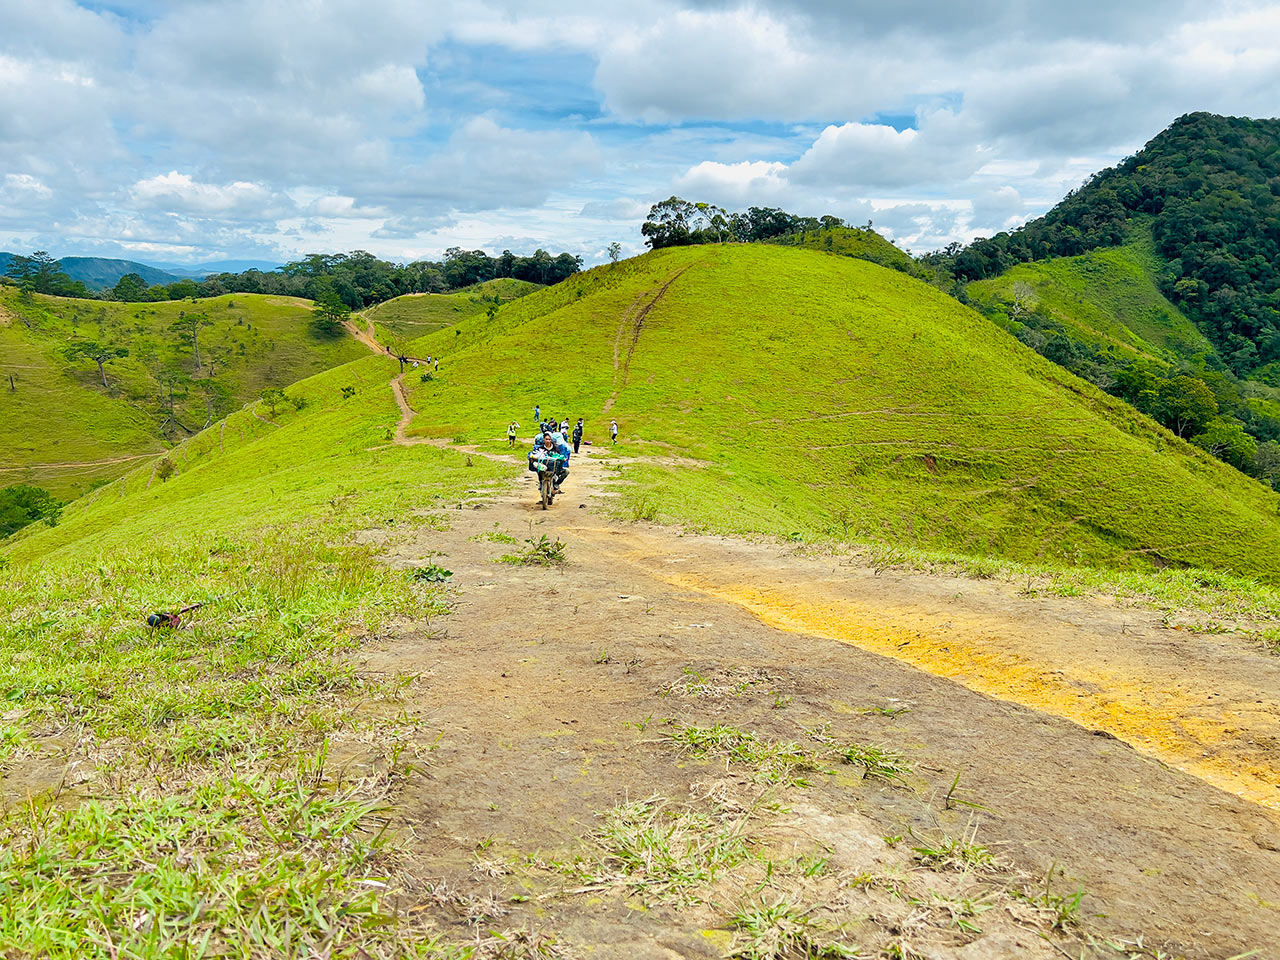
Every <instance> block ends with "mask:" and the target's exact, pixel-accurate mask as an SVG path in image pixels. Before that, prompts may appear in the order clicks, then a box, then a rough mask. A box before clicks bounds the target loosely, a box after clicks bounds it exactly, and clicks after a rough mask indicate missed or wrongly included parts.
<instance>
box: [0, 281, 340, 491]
mask: <svg viewBox="0 0 1280 960" xmlns="http://www.w3.org/2000/svg"><path fill="white" fill-rule="evenodd" d="M310 307H311V304H310V302H309V301H305V300H296V299H292V298H283V297H269V296H260V295H254V294H235V295H234V296H224V297H217V298H213V299H209V300H201V301H199V302H198V303H195V302H192V301H172V302H161V303H116V302H104V301H94V300H75V299H66V298H60V297H46V296H42V295H35V296H33V297H32V298H31V299H30V301H27V300H25V299H24V298H22V297H21V296H19V294H18V291H17V290H16V289H14V288H12V287H0V381H3V389H0V486H6V485H8V484H11V483H17V482H24V483H32V484H35V485H37V486H42V487H44V488H46V489H48V490H50V491H52V492H54V493H56V494H57V495H59V496H60V497H67V496H73V495H76V494H79V493H83V492H84V491H85V490H86V489H88V488H89V487H90V486H92V485H93V484H95V483H98V482H101V481H102V480H105V479H110V478H111V477H116V476H119V475H120V474H122V473H123V472H125V471H126V470H128V469H129V467H130V465H131V463H132V461H133V459H136V458H138V457H141V456H144V455H147V454H152V453H156V452H159V451H161V450H163V449H165V448H166V447H167V446H168V445H169V444H170V443H171V442H172V441H174V440H177V439H180V438H181V437H185V436H189V435H191V433H193V432H196V431H198V430H200V429H201V428H202V427H203V426H204V425H205V424H207V423H211V422H213V421H215V420H217V419H219V418H221V417H223V416H225V415H226V414H227V413H229V412H230V411H231V410H233V409H235V408H237V407H239V406H241V405H242V404H244V403H245V402H246V401H248V400H250V399H252V398H256V397H257V396H258V394H259V393H260V392H261V391H262V390H263V389H266V388H270V387H284V386H288V385H289V384H290V383H293V382H294V381H295V380H297V379H299V378H301V377H304V376H306V375H308V374H310V373H314V372H316V371H319V370H323V369H326V368H328V367H331V366H335V365H337V364H341V363H343V362H345V361H347V360H350V359H352V358H354V357H358V356H360V354H361V353H362V352H363V350H364V348H363V347H362V346H360V344H358V343H356V342H355V341H354V340H351V339H349V338H347V337H345V336H344V337H338V338H328V337H322V336H316V335H315V334H314V333H313V332H312V331H311V329H310V326H309V324H310V320H311V309H310ZM196 318H199V322H200V324H201V327H200V330H199V338H198V343H199V347H200V351H201V365H200V368H199V369H198V370H197V368H196V364H195V346H196V343H195V341H194V340H193V338H192V336H191V327H190V326H188V327H187V328H186V329H179V328H175V323H178V324H180V323H181V322H184V321H185V322H187V323H188V324H190V323H191V322H192V321H193V320H194V319H196ZM84 341H94V342H100V343H106V344H111V345H114V346H119V347H122V348H124V349H127V350H128V355H127V356H124V357H120V358H118V359H113V360H110V361H109V362H107V363H106V364H105V370H104V373H105V376H106V378H107V382H108V386H106V387H104V386H103V383H102V379H101V376H100V374H99V372H98V369H97V366H96V364H95V363H94V362H93V361H91V360H83V359H81V360H74V361H72V360H68V359H67V358H66V357H65V356H64V355H63V354H62V352H61V351H62V348H64V347H65V346H66V345H68V344H71V343H76V342H84ZM10 377H12V382H11V381H10ZM171 404H172V406H171ZM171 413H172V421H171V420H170V414H171Z"/></svg>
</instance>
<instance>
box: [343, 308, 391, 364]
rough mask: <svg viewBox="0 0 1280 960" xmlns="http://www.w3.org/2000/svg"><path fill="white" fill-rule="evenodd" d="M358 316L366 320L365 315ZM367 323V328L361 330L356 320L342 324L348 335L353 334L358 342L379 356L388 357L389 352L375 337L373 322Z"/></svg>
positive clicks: (367, 321)
mask: <svg viewBox="0 0 1280 960" xmlns="http://www.w3.org/2000/svg"><path fill="white" fill-rule="evenodd" d="M357 316H360V317H361V318H362V319H364V317H363V315H360V314H358V315H357ZM366 323H367V327H366V328H365V329H361V328H360V327H359V326H358V325H357V324H356V323H355V321H354V320H344V321H343V322H342V326H343V329H345V330H346V331H347V333H349V334H351V336H353V337H355V338H356V339H357V340H359V341H360V342H361V343H363V344H364V345H365V346H366V347H368V348H369V349H370V350H371V351H373V352H374V353H376V354H378V355H379V356H384V357H385V356H386V355H387V352H386V351H385V350H384V349H383V348H382V346H381V344H379V343H378V339H377V337H376V336H375V334H374V331H373V321H372V320H366Z"/></svg>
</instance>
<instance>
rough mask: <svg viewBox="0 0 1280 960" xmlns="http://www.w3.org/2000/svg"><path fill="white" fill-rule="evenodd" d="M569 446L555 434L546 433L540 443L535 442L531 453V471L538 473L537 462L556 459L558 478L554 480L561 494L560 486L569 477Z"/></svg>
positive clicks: (557, 491)
mask: <svg viewBox="0 0 1280 960" xmlns="http://www.w3.org/2000/svg"><path fill="white" fill-rule="evenodd" d="M569 452H570V451H569V445H568V444H567V443H565V442H564V439H563V438H562V437H560V436H558V435H557V434H554V433H544V434H543V435H542V437H541V439H540V440H539V441H535V442H534V445H533V449H532V450H530V451H529V469H530V470H532V471H533V472H534V473H537V471H538V467H537V462H538V461H539V460H544V459H546V458H548V457H555V458H556V465H557V470H556V476H555V477H554V478H553V482H554V483H555V487H556V493H559V492H560V484H562V483H564V481H565V478H566V477H568V476H569Z"/></svg>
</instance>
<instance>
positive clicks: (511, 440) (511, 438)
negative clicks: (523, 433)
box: [507, 420, 520, 447]
mask: <svg viewBox="0 0 1280 960" xmlns="http://www.w3.org/2000/svg"><path fill="white" fill-rule="evenodd" d="M519 429H520V424H518V423H516V422H515V421H514V420H512V421H511V422H510V423H508V424H507V446H508V447H514V446H515V445H516V431H517V430H519Z"/></svg>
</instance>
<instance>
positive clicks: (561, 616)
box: [366, 390, 1280, 958]
mask: <svg viewBox="0 0 1280 960" xmlns="http://www.w3.org/2000/svg"><path fill="white" fill-rule="evenodd" d="M397 398H398V400H402V399H403V398H402V396H401V393H400V391H399V390H397ZM401 409H402V412H405V411H408V412H407V413H406V416H409V415H411V413H412V411H410V410H408V405H407V403H402V405H401ZM406 423H407V420H406ZM609 475H610V471H609V470H608V469H607V468H606V466H605V465H603V464H602V463H601V462H599V461H592V460H589V459H587V458H586V457H579V458H576V459H575V461H574V468H573V474H572V476H571V477H570V480H569V482H568V483H567V485H566V488H565V491H566V492H565V493H564V494H562V496H561V497H560V498H558V499H557V501H556V503H555V504H554V505H553V507H552V509H551V510H550V511H547V512H543V511H542V510H541V509H538V508H537V506H536V503H535V501H536V497H535V492H534V490H533V486H532V483H531V481H530V480H529V479H528V478H527V477H526V478H524V479H522V480H521V481H520V482H518V483H517V484H516V485H515V487H514V488H513V490H512V491H511V492H510V493H509V494H507V495H503V496H501V497H498V498H497V499H495V500H493V501H489V502H479V503H474V504H471V505H469V507H470V508H469V509H459V510H458V511H456V512H453V513H452V515H451V516H450V517H449V518H448V519H449V523H450V529H449V530H447V531H443V532H442V531H436V530H431V531H424V532H422V533H420V534H417V535H415V536H414V537H412V538H411V539H408V540H401V539H396V538H388V537H387V536H386V535H382V534H371V537H372V538H373V539H375V540H377V539H382V540H385V541H386V542H387V547H388V560H389V562H391V563H393V564H395V565H407V566H415V565H421V564H425V563H427V562H439V563H443V564H446V565H447V566H448V567H449V568H450V569H452V570H453V571H454V579H453V582H454V587H453V588H452V590H453V591H454V596H455V598H456V608H455V611H454V613H453V615H452V616H450V617H449V618H448V620H447V623H446V624H444V625H443V626H444V629H443V632H437V633H433V634H430V635H424V634H421V633H419V634H413V633H409V634H405V635H401V636H399V637H397V638H394V639H391V640H389V641H388V642H387V644H386V645H385V647H384V649H383V650H382V651H380V652H371V653H370V655H369V660H368V662H367V664H366V668H367V669H369V670H372V671H384V670H385V671H393V670H394V671H409V672H421V673H422V674H423V676H424V677H425V686H424V689H423V690H422V691H421V692H420V694H419V695H418V697H417V699H416V700H415V701H414V702H412V703H411V704H410V705H409V708H410V712H414V711H417V712H419V713H420V714H421V715H423V716H427V717H430V723H431V724H432V729H433V730H438V731H440V732H441V734H442V736H441V740H440V749H439V750H438V752H437V754H436V757H435V759H436V766H435V767H434V769H433V771H432V773H431V776H430V780H429V782H428V783H426V784H424V785H421V786H420V787H419V788H418V789H416V790H414V791H411V792H409V793H408V794H406V795H405V796H404V797H403V798H402V803H403V808H404V811H405V817H406V821H407V822H409V823H413V824H416V825H417V826H416V827H415V834H416V835H418V840H417V841H416V846H415V847H414V853H415V857H416V858H417V862H418V863H419V866H420V868H421V869H423V870H426V871H428V872H430V873H432V874H439V875H441V876H446V877H452V878H453V880H452V882H455V883H461V882H463V881H462V880H461V879H459V878H465V877H468V876H471V877H472V878H473V880H474V870H475V869H476V867H475V863H474V861H475V859H476V854H475V845H476V844H477V843H480V844H484V843H486V842H487V841H486V838H492V837H494V836H497V837H500V838H501V841H502V843H503V844H507V845H510V847H511V848H512V849H514V850H518V851H526V852H527V851H531V850H539V849H541V850H547V849H554V850H559V851H562V852H563V851H566V850H572V849H573V845H574V843H575V842H578V841H577V838H579V837H580V836H581V835H582V834H583V833H584V832H586V831H587V830H589V828H590V827H591V825H592V823H593V822H594V821H593V814H592V811H595V810H599V809H603V808H605V807H608V806H609V805H610V804H612V803H615V802H618V801H620V800H622V799H625V798H627V797H630V798H636V797H639V796H647V795H648V794H649V793H652V792H655V791H658V792H661V793H663V794H664V795H667V796H679V795H683V794H684V793H687V792H688V790H689V789H690V788H691V787H693V786H695V785H696V783H698V782H700V781H699V780H698V778H699V777H703V778H705V777H707V776H713V775H714V773H715V764H714V763H711V764H709V765H706V764H703V765H699V764H695V763H688V762H682V763H675V762H673V759H672V758H671V757H669V756H667V755H666V754H664V753H663V752H662V750H661V749H660V748H659V747H655V746H653V745H652V744H653V742H654V741H653V739H652V738H651V737H649V738H646V737H643V736H641V735H640V734H638V733H637V732H636V729H635V727H634V726H629V725H632V724H643V723H644V722H645V721H646V718H648V720H649V722H650V723H654V724H657V723H658V722H659V721H660V719H661V718H664V717H675V718H678V719H680V720H681V721H688V720H689V719H690V718H692V719H695V720H698V721H699V722H703V723H727V724H735V725H737V726H739V727H742V728H744V729H751V730H754V731H756V732H758V733H759V734H760V735H761V736H766V735H768V736H773V737H778V738H796V737H801V738H803V737H804V735H805V731H806V730H812V729H814V728H817V727H820V726H821V725H822V724H830V725H831V726H830V730H831V732H832V733H833V734H839V735H840V736H852V737H855V738H857V739H858V740H866V741H870V742H874V743H879V744H882V745H885V746H888V747H891V748H893V749H896V750H901V751H903V752H904V753H905V754H907V755H908V756H909V757H910V758H911V760H912V762H913V764H914V773H913V774H912V776H911V781H910V782H911V790H909V791H908V790H904V789H894V788H891V787H879V788H874V789H871V788H868V787H866V786H865V784H866V781H862V782H861V783H859V784H858V786H857V787H856V788H853V787H850V785H849V784H848V783H847V782H845V783H842V782H839V781H825V782H823V783H819V784H816V785H815V786H814V787H813V788H812V790H811V793H810V794H809V795H807V796H806V797H805V798H803V801H802V802H804V803H806V804H808V805H809V809H810V817H809V820H811V821H812V822H813V823H814V824H821V823H827V822H828V819H824V818H830V817H837V816H845V817H848V816H852V814H851V813H850V811H853V810H856V811H857V817H859V818H861V819H859V820H858V822H857V823H853V822H845V823H844V825H843V827H841V830H843V831H845V832H846V833H847V834H849V835H855V834H856V835H860V836H861V835H865V836H864V837H863V839H864V840H865V839H866V837H867V836H869V837H871V838H872V840H874V841H875V843H873V844H872V845H873V846H875V845H879V844H880V841H878V839H876V838H878V837H880V836H884V835H888V834H900V835H904V836H907V835H909V836H912V837H919V836H927V835H934V834H936V833H937V832H938V831H942V832H949V833H951V835H955V834H956V833H963V832H964V831H965V830H966V829H968V828H972V829H974V830H976V831H977V834H978V836H979V838H980V839H981V840H982V841H983V842H985V843H987V844H989V845H991V846H992V847H993V848H995V849H998V850H1000V851H1001V852H1002V854H1003V855H1006V856H1008V857H1009V858H1011V861H1012V862H1013V863H1014V864H1016V866H1017V867H1018V868H1020V869H1022V870H1024V871H1026V872H1027V873H1029V874H1034V873H1039V874H1041V875H1043V874H1044V873H1045V871H1047V870H1049V869H1050V868H1051V866H1052V864H1054V863H1055V862H1056V863H1057V864H1058V865H1059V867H1060V869H1061V870H1063V871H1064V874H1065V877H1066V878H1069V881H1068V880H1066V879H1064V881H1063V882H1064V883H1066V882H1077V881H1078V882H1079V883H1080V884H1082V885H1083V887H1084V889H1085V890H1086V891H1087V896H1086V897H1085V900H1084V908H1085V911H1086V912H1087V913H1089V914H1106V916H1105V917H1093V918H1092V919H1090V920H1089V924H1090V929H1091V930H1093V931H1094V932H1095V934H1098V935H1107V936H1112V937H1117V938H1124V939H1127V940H1128V941H1130V942H1133V941H1135V940H1137V938H1138V937H1139V936H1144V937H1145V940H1144V943H1146V944H1147V945H1149V946H1161V947H1163V948H1165V949H1167V950H1170V951H1175V953H1174V955H1177V954H1179V953H1184V954H1186V955H1187V956H1191V957H1212V958H1225V957H1229V956H1232V955H1233V954H1236V953H1240V952H1243V951H1247V950H1252V949H1261V951H1262V952H1261V953H1258V954H1254V956H1259V957H1277V956H1280V955H1277V954H1275V953H1272V952H1270V951H1271V950H1272V947H1273V943H1274V942H1275V939H1276V938H1275V931H1276V930H1277V929H1280V820H1277V818H1276V816H1275V814H1274V813H1273V812H1272V811H1271V810H1270V809H1268V807H1267V806H1265V805H1264V804H1270V803H1271V802H1272V801H1273V799H1274V798H1273V797H1271V795H1270V793H1269V792H1268V791H1269V790H1270V791H1274V790H1275V787H1274V784H1275V782H1276V781H1275V780H1274V777H1273V771H1274V770H1275V761H1276V754H1275V750H1276V745H1277V743H1280V740H1277V739H1276V733H1277V728H1276V717H1275V714H1276V709H1275V708H1276V702H1275V693H1276V690H1277V689H1280V687H1278V686H1277V683H1276V681H1277V678H1278V677H1280V674H1277V662H1276V661H1275V659H1274V658H1269V657H1268V656H1266V655H1265V654H1263V653H1262V652H1261V651H1260V650H1258V648H1256V647H1255V646H1252V645H1249V644H1247V643H1246V642H1245V641H1243V640H1241V639H1240V638H1237V637H1223V636H1215V637H1203V636H1196V635H1192V634H1187V633H1183V632H1181V631H1174V630H1167V629H1161V628H1160V626H1159V622H1158V618H1157V617H1155V616H1154V615H1152V614H1149V613H1143V612H1140V611H1133V610H1117V609H1115V608H1113V607H1109V606H1107V605H1105V604H1099V603H1096V602H1089V601H1082V600H1059V599H1045V598H1035V597H1018V596H1016V595H1015V594H1014V592H1013V590H1012V588H1009V587H1007V586H1005V585H1000V584H994V583H989V582H974V581H960V580H951V579H948V578H936V577H928V576H910V577H876V576H874V574H872V573H871V572H870V571H866V570H862V569H859V568H854V567H841V566H833V564H832V562H831V561H821V560H815V559H811V558H804V557H799V556H794V555H791V554H790V553H789V552H788V551H787V550H786V549H785V548H782V547H778V546H772V545H761V544H751V543H744V542H741V541H735V540H731V539H728V538H717V537H702V536H681V535H680V534H679V533H678V532H676V531H671V530H666V529H662V528H652V527H642V526H636V525H622V524H616V523H613V522H609V521H608V520H606V519H604V518H603V517H602V516H601V515H600V513H599V512H598V510H599V505H600V503H601V502H602V498H603V497H605V496H607V495H608V490H607V483H608V479H609ZM544 533H545V534H547V535H548V536H550V537H552V538H559V539H561V540H562V541H563V542H564V543H565V545H566V547H565V552H566V554H567V556H568V558H569V565H568V566H567V567H566V568H564V569H563V570H557V569H542V568H537V567H525V566H511V565H509V564H502V563H497V562H495V561H496V560H497V559H498V558H499V557H500V556H501V555H503V554H508V553H510V552H512V551H513V550H515V549H516V547H515V546H513V545H511V544H510V543H504V542H495V541H493V540H492V539H491V538H492V537H495V536H498V537H507V538H510V537H514V538H516V539H517V540H521V539H525V538H530V537H533V538H536V537H538V536H540V535H542V534H544ZM691 675H692V676H695V677H700V678H705V679H706V686H707V688H708V689H710V690H716V691H719V694H717V695H711V696H707V697H701V696H699V697H695V698H693V699H692V700H690V699H689V698H688V697H686V696H679V695H677V696H673V695H672V690H673V688H674V689H676V690H679V689H681V684H684V685H685V688H686V690H687V687H688V678H689V677H690V676H691ZM1144 677H1149V680H1147V681H1144V679H1143V678H1144ZM744 678H745V679H744ZM753 678H755V679H753ZM695 686H696V685H695ZM734 688H737V690H736V692H731V693H728V694H726V693H725V692H724V691H726V690H728V691H733V690H734ZM1263 691H1267V692H1263ZM1214 694H1216V696H1215V695H1214ZM1268 711H1270V714H1268ZM1117 738H1119V739H1117ZM1126 741H1128V742H1126ZM1130 743H1132V746H1131V745H1130ZM1162 761H1163V762H1162ZM1167 764H1175V765H1177V766H1180V767H1184V768H1185V770H1179V769H1175V768H1174V766H1170V765H1167ZM708 766H709V767H710V769H707V767H708ZM723 772H724V768H723V766H722V767H721V773H723ZM957 772H959V773H960V775H961V780H960V786H959V787H958V795H959V796H962V797H963V798H966V799H968V800H969V801H971V802H973V803H978V804H980V805H981V806H982V807H983V808H985V809H982V810H976V809H974V808H971V807H966V808H953V809H950V810H947V809H945V806H946V805H945V804H944V803H942V802H941V798H942V797H943V795H944V794H945V792H946V790H947V788H948V787H949V786H950V785H951V783H952V779H953V778H954V777H955V775H956V773H957ZM1268 777H1272V779H1271V781H1270V783H1268V781H1267V778H1268ZM1214 784H1217V785H1216V786H1215V785H1214ZM1219 787H1221V788H1222V789H1220V788H1219ZM1228 790H1229V791H1231V792H1226V791H1228ZM1246 797H1247V798H1248V799H1246ZM789 802H790V803H796V802H801V801H797V800H796V799H795V798H792V799H791V801H789ZM841 811H844V812H843V813H842V812H841ZM806 822H809V821H806ZM815 829H816V828H815ZM828 840H831V838H828ZM832 842H834V841H832ZM867 842H868V843H870V842H871V841H867ZM855 862H860V861H857V860H856V858H855ZM864 866H865V865H864ZM503 869H504V871H506V870H507V868H503ZM850 869H861V867H850ZM493 882H497V881H493ZM609 909H611V908H608V907H607V905H606V906H598V907H592V906H590V905H589V904H577V905H574V906H572V908H571V906H570V905H564V906H561V907H559V908H557V909H556V910H553V911H551V912H550V914H549V915H544V916H543V920H545V921H546V922H554V924H555V925H556V926H557V928H558V929H559V930H560V931H561V933H562V934H563V935H564V936H566V937H568V938H569V939H571V940H572V939H574V938H577V940H578V941H580V942H597V940H598V938H606V939H608V940H609V942H615V941H617V942H625V943H628V944H629V946H628V947H627V949H628V950H631V951H632V952H631V953H626V952H625V951H623V952H617V953H611V952H608V951H606V952H605V953H603V954H601V955H606V956H650V955H652V956H675V955H679V956H697V955H703V953H702V952H699V951H700V950H701V951H704V952H705V949H706V941H705V940H701V941H700V939H699V938H700V937H703V936H705V934H704V933H700V932H699V931H700V930H701V928H700V927H699V926H698V925H699V924H705V923H708V922H710V921H709V920H708V919H707V917H705V916H702V915H700V914H698V912H697V911H692V912H688V911H686V912H677V913H664V914H661V915H660V916H659V917H650V918H647V920H644V922H642V918H641V917H640V916H639V915H635V914H630V913H628V911H626V910H623V911H622V914H621V915H620V916H621V918H620V917H619V916H614V915H613V914H612V913H610V912H609ZM547 916H550V920H547ZM659 920H660V924H659V926H661V928H662V929H663V930H665V931H666V932H665V933H664V934H662V935H661V936H660V935H659V934H658V933H657V932H656V930H655V929H649V928H648V927H646V926H645V923H648V922H652V923H658V922H659ZM539 922H542V921H539ZM642 927H643V928H644V930H641V929H640V928H642ZM904 929H905V928H904ZM984 929H985V930H986V933H984V934H983V936H982V937H978V938H972V937H971V938H970V939H971V940H972V941H973V943H971V944H970V946H971V947H972V948H973V949H972V950H971V951H970V952H965V953H952V952H947V951H942V952H934V953H922V954H919V955H922V956H957V957H961V956H964V957H970V956H993V957H994V956H1033V955H1037V954H1035V953H1034V952H1032V948H1031V947H1029V946H1027V945H1026V944H1025V943H1024V944H1022V946H1020V947H1017V948H1016V949H1015V948H1014V947H1012V946H1010V945H1009V944H1010V943H1012V941H1008V942H1006V940H1004V939H1002V937H1003V936H1004V934H1003V933H1002V934H1000V935H999V936H997V935H996V933H995V932H994V931H996V930H1001V929H1003V928H999V927H989V926H987V925H985V924H984ZM1004 932H1005V933H1008V931H1007V930H1005V931H1004ZM627 937H631V938H632V939H631V940H627ZM663 937H665V939H663ZM618 938H621V940H619V939H618ZM1033 939H1034V938H1033ZM979 941H980V942H981V943H983V944H985V945H986V946H985V947H983V948H982V949H981V950H980V949H978V947H977V946H974V944H976V943H978V942H979ZM659 943H660V944H665V946H664V947H663V949H665V950H667V951H668V952H666V953H663V952H661V951H660V950H658V948H657V946H655V944H659ZM699 943H701V944H702V946H701V947H699V948H698V949H697V950H695V946H696V945H697V944H699ZM1002 945H1003V946H1002ZM720 946H721V948H723V946H724V944H723V943H722V944H721V945H720ZM939 949H941V948H939ZM966 949H968V948H966ZM672 951H673V952H672ZM975 951H976V952H975ZM1072 951H1073V952H1072V953H1071V954H1070V955H1071V956H1073V957H1074V956H1077V955H1078V950H1076V949H1075V948H1074V947H1073V948H1072ZM708 955H713V954H708ZM1049 955H1053V954H1049ZM1087 955H1090V956H1114V954H1113V953H1110V952H1107V951H1102V952H1097V953H1088V954H1087Z"/></svg>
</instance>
